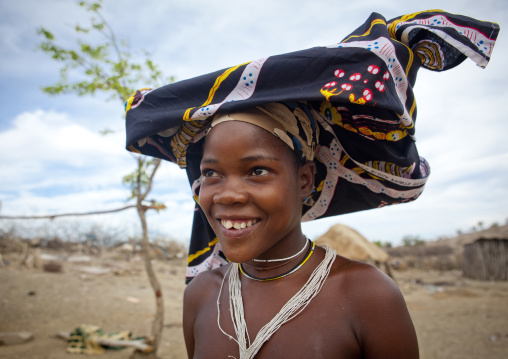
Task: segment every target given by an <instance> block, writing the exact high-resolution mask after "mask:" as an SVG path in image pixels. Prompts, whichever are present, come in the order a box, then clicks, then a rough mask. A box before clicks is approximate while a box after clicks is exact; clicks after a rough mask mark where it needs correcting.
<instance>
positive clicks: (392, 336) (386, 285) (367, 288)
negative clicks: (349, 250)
mask: <svg viewBox="0 0 508 359" xmlns="http://www.w3.org/2000/svg"><path fill="white" fill-rule="evenodd" d="M354 277H355V278H354V281H355V283H356V284H353V285H354V286H355V289H354V290H352V293H355V295H354V297H351V300H352V301H353V303H354V304H353V305H354V307H355V312H356V320H355V327H356V331H357V337H358V340H359V342H360V345H361V347H362V353H363V358H366V359H373V358H376V359H380V358H404V359H418V358H419V351H418V340H417V338H416V332H415V329H414V326H413V322H412V320H411V317H410V315H409V312H408V309H407V306H406V303H405V301H404V298H403V296H402V293H401V292H400V290H399V288H398V287H397V285H396V284H395V283H394V282H393V280H391V279H390V278H389V277H388V276H386V275H385V274H384V273H382V272H381V271H379V270H378V269H377V268H374V267H371V266H365V267H363V268H361V269H360V270H359V271H357V273H356V274H355V275H354Z"/></svg>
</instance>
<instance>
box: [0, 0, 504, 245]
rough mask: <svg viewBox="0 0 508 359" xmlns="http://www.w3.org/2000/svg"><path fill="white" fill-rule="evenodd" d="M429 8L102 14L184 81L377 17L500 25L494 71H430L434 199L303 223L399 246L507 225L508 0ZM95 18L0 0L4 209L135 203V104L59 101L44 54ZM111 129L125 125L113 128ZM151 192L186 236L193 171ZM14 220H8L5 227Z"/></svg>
mask: <svg viewBox="0 0 508 359" xmlns="http://www.w3.org/2000/svg"><path fill="white" fill-rule="evenodd" d="M421 6H422V5H417V4H416V2H409V1H402V0H386V1H382V2H380V1H361V0H360V1H355V2H343V1H337V0H335V1H332V0H314V1H303V0H258V1H256V2H245V1H238V0H220V1H210V0H206V1H205V0H187V1H173V0H167V1H156V0H145V1H142V2H140V1H131V0H123V1H119V0H115V1H113V0H109V1H108V0H105V2H104V9H103V15H104V17H105V18H106V19H107V21H108V22H109V23H110V25H111V26H112V27H113V28H114V29H115V31H116V34H117V36H118V37H119V38H121V39H124V40H126V41H127V43H128V44H129V46H130V48H131V49H132V51H133V53H134V54H139V53H141V50H142V49H144V50H147V51H148V52H149V53H150V54H151V56H152V59H153V61H154V62H155V63H156V64H158V65H159V66H160V68H161V69H162V71H163V72H164V74H165V75H167V76H174V77H175V78H176V80H183V79H187V78H191V77H194V76H198V75H201V74H205V73H209V72H212V71H216V70H220V69H223V68H227V67H230V66H233V65H237V64H240V63H244V62H246V61H251V60H256V59H258V58H262V57H266V56H270V55H276V54H281V53H287V52H291V51H297V50H302V49H306V48H309V47H313V46H326V45H330V44H334V43H337V42H339V41H340V40H341V39H342V38H344V37H345V36H346V35H348V34H349V33H350V32H351V31H353V30H354V29H356V28H357V27H358V26H360V25H361V24H362V23H363V22H364V21H365V20H366V19H367V17H368V16H369V15H370V13H371V12H378V13H380V14H382V15H383V16H384V17H385V18H386V19H387V20H389V19H391V18H393V17H396V16H399V15H403V14H408V13H412V12H416V11H420V10H426V9H443V10H445V11H448V12H451V13H458V14H462V15H467V16H472V17H475V18H477V19H480V20H488V21H494V22H497V23H499V24H500V26H501V32H500V36H499V38H498V42H497V44H496V47H495V49H494V52H493V56H492V60H491V62H490V64H489V65H488V66H487V68H486V69H481V68H479V67H477V66H476V65H475V64H474V63H473V62H472V61H471V60H466V61H465V62H464V63H463V64H461V65H460V66H458V67H456V68H454V69H452V70H449V71H446V72H442V73H434V72H430V71H426V70H420V72H419V74H418V80H417V83H416V87H415V95H416V99H417V103H418V118H417V122H416V136H417V146H418V151H419V153H420V156H422V157H425V158H426V159H427V161H428V162H429V163H430V166H431V168H432V174H431V176H430V179H429V180H428V182H427V186H426V189H425V190H424V192H423V194H422V195H421V197H420V198H419V199H418V200H417V201H415V202H412V203H408V204H403V205H395V206H390V207H385V208H382V209H376V210H369V211H363V212H358V213H353V214H347V215H342V216H336V217H332V218H327V219H321V220H317V221H313V222H310V223H305V224H304V225H303V230H304V233H306V234H307V235H308V236H309V237H310V238H312V239H315V238H317V237H319V236H320V235H321V234H323V233H324V232H326V230H327V229H328V228H329V227H330V226H331V225H333V224H335V223H341V224H345V225H348V226H350V227H352V228H354V229H356V230H357V231H359V232H360V233H361V234H363V235H364V236H365V237H367V238H368V239H369V240H380V241H383V242H385V241H389V242H392V243H393V244H395V245H396V244H400V243H401V240H402V238H403V237H405V236H413V237H414V236H418V237H420V238H421V239H425V240H433V239H436V238H438V237H445V236H454V235H455V234H456V233H457V230H461V231H462V232H467V231H470V230H471V229H472V228H473V227H475V226H478V223H479V222H482V223H483V225H484V226H486V227H488V226H490V225H491V224H493V223H498V224H505V223H507V220H508V180H507V178H508V140H507V138H506V137H507V134H508V121H506V116H505V112H504V107H503V106H504V105H505V104H507V102H508V86H506V84H507V83H508V69H507V67H506V58H507V55H508V42H507V40H506V37H505V34H504V25H505V24H506V23H507V20H508V3H507V2H505V1H504V0H498V1H496V0H484V1H481V2H478V1H469V0H466V1H457V0H454V1H451V0H440V1H426V2H425V7H424V8H422V7H421ZM88 18H89V15H88V14H87V13H86V12H85V11H83V9H82V8H80V7H79V6H77V5H76V2H74V1H72V0H44V1H40V0H23V1H7V0H0V31H1V34H2V36H0V84H2V86H1V87H0V104H1V108H2V111H1V112H0V201H1V207H0V214H1V215H5V216H7V215H43V214H56V213H65V212H87V211H99V210H106V209H114V208H117V207H121V206H124V205H125V204H126V200H127V197H128V196H129V191H128V190H127V189H126V188H125V187H124V186H122V184H121V179H122V177H123V176H124V175H126V174H128V173H130V172H131V171H132V170H133V169H134V165H135V163H134V160H133V158H132V156H131V155H130V154H129V153H128V152H127V151H125V130H124V118H123V104H122V103H120V102H119V101H117V100H109V101H108V99H107V97H105V96H102V95H96V96H93V97H91V96H89V97H78V96H76V95H72V94H68V95H60V96H54V97H50V96H48V95H46V94H44V93H43V92H42V91H41V90H40V87H41V86H48V85H52V84H54V83H55V82H56V81H57V80H58V77H59V68H60V64H58V63H56V62H54V61H53V60H51V58H49V57H48V56H47V55H46V54H44V53H43V52H42V51H37V44H38V43H39V42H40V41H41V38H40V37H39V36H38V35H37V34H36V29H37V28H39V27H41V26H44V27H45V28H47V29H49V30H50V31H52V32H53V33H54V35H55V36H56V38H57V40H58V41H59V42H60V43H61V44H62V45H65V46H74V44H75V43H76V36H75V34H74V32H73V31H72V28H73V26H74V25H76V24H78V23H79V24H82V25H86V24H88ZM71 76H72V74H71ZM140 87H143V84H140ZM105 128H110V129H113V130H114V131H115V132H114V133H113V134H109V135H107V136H103V135H101V134H100V131H101V130H103V129H105ZM150 198H154V199H156V200H158V201H161V202H164V203H165V204H166V206H167V209H166V210H165V211H161V212H160V213H155V212H154V213H149V215H148V220H149V226H150V229H151V234H152V235H153V236H156V235H163V236H167V237H171V238H174V239H177V240H179V241H181V242H183V243H186V242H187V241H188V239H189V237H190V228H191V224H192V215H193V210H194V202H193V200H192V198H191V194H190V190H189V185H188V181H187V178H186V175H185V171H183V170H180V169H179V168H178V167H177V166H176V165H173V164H170V163H167V162H166V163H164V164H163V165H162V167H161V169H160V171H159V173H158V175H157V177H156V181H155V183H154V191H153V195H152V196H151V197H150ZM67 221H69V219H67ZM73 221H82V223H84V225H85V224H86V225H93V224H98V225H102V226H105V227H106V228H110V229H111V230H116V231H120V232H121V233H122V235H125V236H129V235H132V234H133V233H139V231H140V226H139V223H138V220H137V217H136V212H135V210H129V211H126V212H122V213H119V214H110V215H103V216H92V217H86V218H85V217H80V218H75V219H73ZM8 223H11V222H7V221H5V220H0V226H7V225H8ZM30 223H34V222H30ZM53 223H56V224H57V225H58V223H63V222H58V221H55V222H53ZM65 223H68V222H65Z"/></svg>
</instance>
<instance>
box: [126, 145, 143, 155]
mask: <svg viewBox="0 0 508 359" xmlns="http://www.w3.org/2000/svg"><path fill="white" fill-rule="evenodd" d="M129 151H131V152H134V153H138V154H140V155H141V154H142V153H141V152H140V151H139V150H138V149H137V148H136V147H134V146H133V145H130V146H129Z"/></svg>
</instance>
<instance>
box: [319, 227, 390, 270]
mask: <svg viewBox="0 0 508 359" xmlns="http://www.w3.org/2000/svg"><path fill="white" fill-rule="evenodd" d="M316 244H319V245H322V244H324V245H327V246H329V247H330V248H333V249H335V250H336V251H337V253H338V254H340V255H341V256H343V257H346V258H349V259H353V260H356V261H362V262H371V263H373V264H375V265H376V266H377V267H378V268H381V265H384V267H385V272H386V274H388V275H389V276H390V277H392V278H393V276H392V272H391V269H390V265H389V262H388V259H389V258H390V256H389V255H388V254H387V253H386V252H385V251H384V250H382V249H381V248H380V247H379V246H377V245H376V244H374V243H372V242H369V241H368V240H367V238H365V237H364V236H362V235H361V234H360V233H358V232H357V231H355V230H354V229H352V228H350V227H348V226H345V225H343V224H335V225H333V226H332V227H330V229H329V230H328V231H327V232H326V233H325V234H323V235H322V236H321V237H319V238H318V239H316Z"/></svg>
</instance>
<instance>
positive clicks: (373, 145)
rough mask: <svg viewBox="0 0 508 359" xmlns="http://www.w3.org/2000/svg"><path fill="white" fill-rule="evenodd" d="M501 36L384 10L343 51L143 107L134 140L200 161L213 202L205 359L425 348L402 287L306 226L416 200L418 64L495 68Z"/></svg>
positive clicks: (200, 218)
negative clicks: (316, 239) (316, 240)
mask: <svg viewBox="0 0 508 359" xmlns="http://www.w3.org/2000/svg"><path fill="white" fill-rule="evenodd" d="M498 31H499V27H498V26H497V24H493V23H488V22H481V21H477V20H474V19H471V18H467V17H463V16H460V15H451V14H447V13H444V12H440V11H427V12H420V13H415V14H410V15H406V16H403V17H400V18H396V19H393V20H391V21H389V22H386V20H385V19H384V18H383V17H382V16H380V15H378V14H372V15H371V17H370V18H369V19H368V20H367V21H366V23H365V24H364V25H363V26H361V27H360V28H358V29H357V30H356V31H354V32H353V33H352V34H351V35H350V36H348V37H347V38H346V39H345V40H343V41H342V42H341V43H339V44H335V45H331V46H327V47H320V48H313V49H309V50H304V51H300V52H296V53H292V54H285V55H278V56H273V57H269V58H266V59H260V60H257V61H253V62H249V63H247V64H243V65H239V66H234V67H232V68H229V69H226V70H223V71H219V72H216V73H212V74H209V75H204V76H201V77H198V78H195V79H191V80H187V81H182V82H180V83H176V84H172V85H168V86H165V87H162V88H160V89H157V90H154V91H150V90H142V91H138V92H137V93H136V94H135V95H134V96H133V97H132V98H131V99H130V100H129V101H128V103H127V137H128V139H127V144H128V149H129V150H131V151H135V152H141V153H144V154H148V155H152V156H157V157H160V158H164V159H168V160H170V161H173V162H176V163H178V164H179V165H180V166H181V167H185V168H186V169H187V173H188V176H189V180H190V183H191V184H192V188H193V192H194V198H195V199H196V201H197V203H198V206H197V208H196V214H195V218H194V224H193V232H192V237H191V248H190V251H189V252H190V255H189V261H188V263H189V268H188V271H187V276H188V280H189V281H190V279H192V278H193V277H195V276H196V275H197V274H198V273H202V274H200V275H199V276H197V277H196V278H195V279H194V280H193V281H192V282H191V284H190V285H189V286H188V288H187V290H186V293H185V300H184V301H185V304H184V306H185V308H184V333H185V338H186V344H187V349H188V353H189V357H194V358H206V357H209V358H217V357H228V356H231V357H236V358H252V357H257V358H263V357H265V358H268V357H293V358H298V357H309V356H311V357H318V358H327V357H334V358H337V357H339V358H340V357H343V358H392V357H404V358H417V357H418V347H417V341H416V336H415V332H414V328H413V325H412V323H411V319H410V317H409V315H408V312H407V308H406V305H405V303H404V301H403V299H402V296H401V294H400V292H399V290H398V289H397V287H396V286H395V284H394V283H393V282H391V280H390V279H388V278H387V277H386V276H384V275H383V274H382V273H380V272H379V271H377V270H376V269H375V268H373V267H370V266H367V265H365V264H361V263H357V262H354V261H350V260H348V259H346V258H343V257H340V256H337V255H336V254H335V253H334V252H333V251H332V250H330V249H325V248H320V247H316V246H315V245H314V244H313V243H312V242H310V241H308V240H307V239H306V238H305V237H304V235H303V233H302V230H301V224H300V223H301V221H303V220H312V219H316V218H322V217H326V216H331V215H337V214H342V213H349V212H354V211H359V210H364V209H369V208H376V207H382V206H385V205H388V204H395V203H403V202H407V201H411V200H414V199H416V198H417V197H418V196H419V195H420V193H421V192H422V190H423V186H424V184H425V182H426V180H427V177H428V174H429V166H428V164H427V163H426V161H425V160H424V159H423V158H421V157H419V156H418V153H417V151H416V147H415V145H414V121H415V117H416V102H415V99H414V95H413V92H412V87H413V85H414V82H415V79H416V73H417V70H418V69H419V68H420V67H422V66H423V67H426V68H429V69H432V70H440V71H441V70H447V69H450V68H452V67H454V66H456V65H458V64H459V63H460V62H462V61H463V60H464V59H465V58H466V57H469V58H471V59H472V60H474V61H475V62H476V63H477V64H478V65H479V66H481V67H485V66H486V65H487V63H488V61H489V59H490V56H491V53H492V49H493V46H494V43H495V39H496V37H497V34H498ZM228 261H229V262H232V263H230V264H229V263H228ZM221 265H224V266H222V267H220V266H221ZM217 267H219V268H218V269H214V270H210V269H213V268H217Z"/></svg>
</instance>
